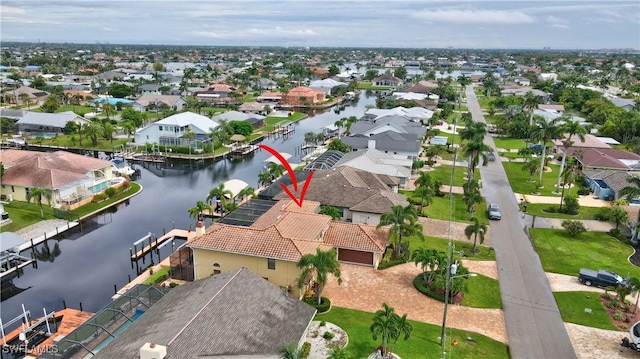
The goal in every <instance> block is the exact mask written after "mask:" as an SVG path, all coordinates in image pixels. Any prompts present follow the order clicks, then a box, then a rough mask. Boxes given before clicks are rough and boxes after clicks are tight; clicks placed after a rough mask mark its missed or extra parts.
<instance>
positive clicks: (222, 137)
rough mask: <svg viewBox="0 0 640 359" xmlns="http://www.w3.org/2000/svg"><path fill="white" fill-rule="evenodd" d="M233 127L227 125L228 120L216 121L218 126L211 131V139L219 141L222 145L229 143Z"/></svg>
mask: <svg viewBox="0 0 640 359" xmlns="http://www.w3.org/2000/svg"><path fill="white" fill-rule="evenodd" d="M233 132H234V131H233V127H231V124H229V121H228V120H225V119H221V120H219V121H218V126H216V127H215V128H213V129H211V135H210V136H211V139H213V140H214V141H215V140H219V141H220V142H222V144H223V145H224V144H225V143H227V141H229V138H231V136H232V135H233Z"/></svg>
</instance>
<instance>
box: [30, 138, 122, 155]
mask: <svg viewBox="0 0 640 359" xmlns="http://www.w3.org/2000/svg"><path fill="white" fill-rule="evenodd" d="M72 138H73V139H72ZM29 144H38V145H43V146H60V147H70V148H86V149H98V150H107V151H113V149H114V147H120V146H122V145H126V144H127V139H126V138H114V139H113V141H109V140H104V139H98V144H97V145H96V146H94V145H93V143H91V140H90V139H88V138H86V137H85V136H83V138H82V146H80V141H79V139H78V135H77V134H72V135H58V136H57V137H54V138H50V139H45V138H36V139H33V140H30V141H29Z"/></svg>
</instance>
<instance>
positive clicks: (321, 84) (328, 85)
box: [309, 79, 349, 95]
mask: <svg viewBox="0 0 640 359" xmlns="http://www.w3.org/2000/svg"><path fill="white" fill-rule="evenodd" d="M347 86H349V84H347V83H346V82H340V81H336V80H334V79H324V80H316V81H311V83H309V88H311V89H312V90H316V91H322V92H324V93H325V94H327V95H331V94H335V93H336V90H337V88H339V87H343V88H346V87H347Z"/></svg>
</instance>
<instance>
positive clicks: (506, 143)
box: [493, 137, 525, 150]
mask: <svg viewBox="0 0 640 359" xmlns="http://www.w3.org/2000/svg"><path fill="white" fill-rule="evenodd" d="M493 142H494V143H495V144H496V147H497V148H504V149H508V150H510V149H518V150H519V149H521V148H524V147H525V141H524V140H523V139H521V138H509V137H494V138H493Z"/></svg>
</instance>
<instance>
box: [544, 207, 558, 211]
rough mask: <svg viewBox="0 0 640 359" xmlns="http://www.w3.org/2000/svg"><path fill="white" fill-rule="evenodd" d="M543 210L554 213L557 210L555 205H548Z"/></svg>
mask: <svg viewBox="0 0 640 359" xmlns="http://www.w3.org/2000/svg"><path fill="white" fill-rule="evenodd" d="M545 212H547V213H556V212H558V207H556V206H549V207H547V208H546V209H545Z"/></svg>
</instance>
